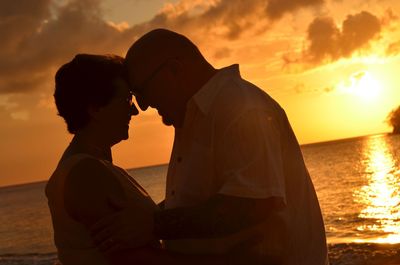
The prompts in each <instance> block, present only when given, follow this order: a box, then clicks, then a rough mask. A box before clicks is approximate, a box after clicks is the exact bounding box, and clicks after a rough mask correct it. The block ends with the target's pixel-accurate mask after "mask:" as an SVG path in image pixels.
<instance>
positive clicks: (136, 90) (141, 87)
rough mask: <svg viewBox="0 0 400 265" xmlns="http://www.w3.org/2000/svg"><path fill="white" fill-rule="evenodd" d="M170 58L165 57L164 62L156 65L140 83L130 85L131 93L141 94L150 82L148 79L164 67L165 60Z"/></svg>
mask: <svg viewBox="0 0 400 265" xmlns="http://www.w3.org/2000/svg"><path fill="white" fill-rule="evenodd" d="M170 59H172V58H168V59H166V60H165V61H164V62H162V63H161V64H160V65H159V66H157V68H156V69H155V70H154V71H153V72H152V73H151V74H150V75H149V76H148V77H147V78H146V79H145V80H144V81H143V82H142V84H141V85H139V86H135V85H132V87H133V88H132V89H131V93H132V95H134V96H135V97H137V96H142V95H143V91H145V88H146V86H147V85H148V84H149V83H150V81H151V80H152V79H153V78H154V77H155V76H156V75H157V74H158V73H159V72H160V71H161V70H162V69H163V68H164V66H165V65H166V64H167V62H168V61H169V60H170Z"/></svg>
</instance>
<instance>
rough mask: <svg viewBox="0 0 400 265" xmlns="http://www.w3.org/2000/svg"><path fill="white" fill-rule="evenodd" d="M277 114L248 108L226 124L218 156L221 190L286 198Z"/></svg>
mask: <svg viewBox="0 0 400 265" xmlns="http://www.w3.org/2000/svg"><path fill="white" fill-rule="evenodd" d="M276 116H277V115H274V113H268V112H267V111H265V110H259V109H252V110H248V111H246V112H245V113H243V114H242V115H240V116H239V117H237V118H236V119H235V120H233V121H232V122H231V123H230V125H229V126H228V127H227V128H226V130H225V133H224V134H223V137H222V139H220V141H218V144H217V148H216V157H217V160H218V163H217V165H218V167H219V170H218V171H219V174H220V177H221V178H222V183H223V184H222V186H221V188H220V190H219V191H218V193H220V194H225V195H231V196H239V197H247V198H259V199H265V198H269V197H280V198H282V199H283V200H284V201H285V202H286V198H285V183H284V181H285V178H284V170H283V162H282V148H281V139H280V130H279V125H278V124H279V122H278V121H277V120H276V119H277V118H276Z"/></svg>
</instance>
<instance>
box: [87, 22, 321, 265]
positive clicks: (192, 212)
mask: <svg viewBox="0 0 400 265" xmlns="http://www.w3.org/2000/svg"><path fill="white" fill-rule="evenodd" d="M126 66H127V74H128V79H129V81H130V85H131V86H132V92H133V93H134V95H135V96H136V100H137V102H138V104H139V106H140V108H141V109H142V110H146V109H147V108H148V107H153V108H156V109H157V110H158V113H159V114H160V116H161V117H162V120H163V122H164V124H166V125H172V126H174V128H175V139H174V146H173V151H172V155H171V160H170V163H169V168H168V175H167V187H166V196H165V202H164V208H165V209H164V210H160V211H158V212H157V213H156V214H155V215H154V216H153V215H150V214H149V215H141V216H147V219H146V218H145V219H141V220H138V218H137V217H136V215H135V214H134V213H129V211H128V210H123V211H121V214H120V215H119V217H115V216H114V217H112V218H111V219H110V220H111V221H110V220H108V221H105V222H102V223H101V224H99V225H98V226H97V227H96V229H94V230H102V232H99V233H97V235H96V236H95V238H96V240H97V241H98V242H99V244H100V246H101V247H103V248H107V247H108V243H109V242H110V240H109V239H110V238H112V241H113V242H118V244H128V245H129V244H131V246H132V245H140V243H143V244H144V243H145V242H146V241H148V240H150V239H152V238H154V237H156V238H159V239H163V240H164V242H165V244H166V247H167V248H168V249H170V250H173V251H179V252H184V253H228V252H229V251H231V252H232V251H235V252H237V251H239V252H240V251H243V252H246V253H247V254H248V253H251V255H252V256H257V257H259V259H260V260H261V261H262V262H263V263H265V264H276V263H279V264H309V265H319V264H321V265H323V264H328V259H327V247H326V238H325V230H324V224H323V220H322V215H321V211H320V207H319V204H318V199H317V196H316V193H315V190H314V187H313V184H312V182H311V179H310V176H309V174H308V171H307V169H306V167H305V164H304V161H303V158H302V154H301V150H300V147H299V144H298V142H297V140H296V137H295V135H294V133H293V131H292V129H291V127H290V124H289V121H288V119H287V117H286V114H285V112H284V110H283V109H282V108H281V107H280V106H279V105H278V103H276V102H275V101H274V100H273V99H272V98H271V97H270V96H268V95H267V94H266V93H265V92H264V91H262V90H261V89H260V88H258V87H256V86H255V85H253V84H251V83H249V82H247V81H246V80H243V79H242V78H241V76H240V73H239V68H238V65H232V66H229V67H226V68H222V69H218V70H217V69H215V68H214V67H213V66H212V65H211V64H209V63H208V62H207V61H206V59H205V58H204V57H203V56H202V54H201V53H200V51H199V50H198V48H197V47H196V46H195V45H194V44H193V43H192V42H191V41H190V40H188V39H187V38H186V37H184V36H182V35H180V34H178V33H175V32H172V31H169V30H165V29H156V30H153V31H150V32H149V33H147V34H145V35H144V36H142V37H141V38H140V39H139V40H137V41H136V42H135V43H134V44H133V45H132V47H131V48H130V49H129V51H128V53H127V55H126ZM118 220H119V221H118ZM110 222H111V224H109V223H110ZM121 222H125V224H124V225H123V224H121ZM105 224H106V228H105V229H104V227H103V226H104V225H105ZM138 226H139V227H138Z"/></svg>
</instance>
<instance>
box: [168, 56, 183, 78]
mask: <svg viewBox="0 0 400 265" xmlns="http://www.w3.org/2000/svg"><path fill="white" fill-rule="evenodd" d="M168 63H169V67H170V69H171V72H172V73H173V74H175V75H177V74H179V72H180V71H181V68H182V63H181V62H180V61H179V60H178V59H176V58H172V59H169V62H168Z"/></svg>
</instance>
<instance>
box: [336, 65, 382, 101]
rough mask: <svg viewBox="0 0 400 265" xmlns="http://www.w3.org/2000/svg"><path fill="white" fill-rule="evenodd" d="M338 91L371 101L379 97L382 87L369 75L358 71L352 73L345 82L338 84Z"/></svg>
mask: <svg viewBox="0 0 400 265" xmlns="http://www.w3.org/2000/svg"><path fill="white" fill-rule="evenodd" d="M338 90H339V91H341V92H343V93H347V94H351V95H354V96H357V97H358V98H361V99H363V100H367V101H371V100H374V99H376V98H377V97H378V96H379V95H380V93H381V91H382V85H381V83H380V82H379V81H378V80H377V79H376V78H375V77H374V76H373V75H372V74H371V73H369V72H367V71H359V72H356V73H353V74H352V75H351V76H350V77H349V78H348V79H347V80H346V81H344V82H341V83H339V85H338Z"/></svg>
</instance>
